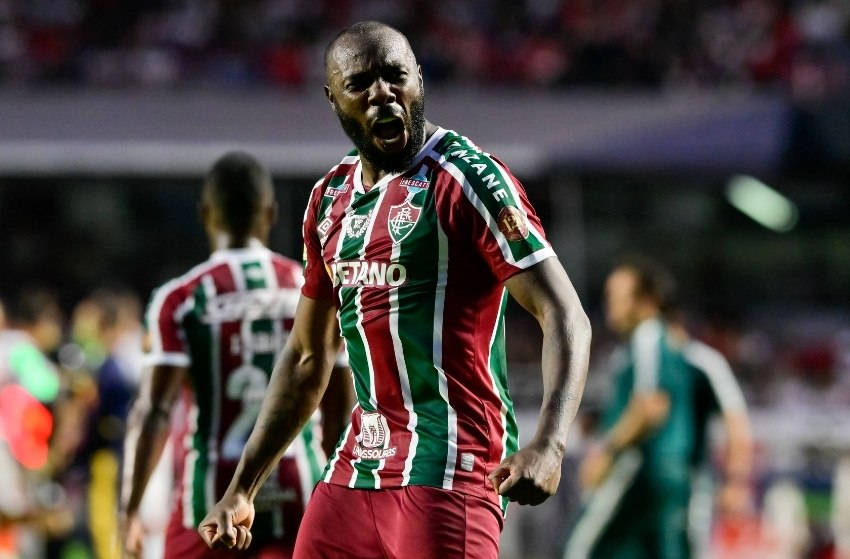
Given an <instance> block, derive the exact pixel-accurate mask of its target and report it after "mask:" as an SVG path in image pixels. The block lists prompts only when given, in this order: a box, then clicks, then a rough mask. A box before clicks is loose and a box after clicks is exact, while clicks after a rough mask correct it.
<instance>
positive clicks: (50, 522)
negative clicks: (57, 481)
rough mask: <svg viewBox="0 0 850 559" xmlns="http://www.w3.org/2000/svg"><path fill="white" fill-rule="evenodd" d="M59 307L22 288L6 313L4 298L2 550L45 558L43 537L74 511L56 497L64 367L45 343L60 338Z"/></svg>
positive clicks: (2, 554)
mask: <svg viewBox="0 0 850 559" xmlns="http://www.w3.org/2000/svg"><path fill="white" fill-rule="evenodd" d="M60 316H61V314H60V313H59V308H58V305H56V302H55V299H53V298H52V296H50V295H49V294H47V293H41V292H26V293H23V294H21V296H20V297H19V298H18V300H17V304H16V305H15V306H14V310H13V311H12V312H11V313H9V317H8V319H7V317H6V312H5V308H4V307H3V305H2V304H0V474H2V475H0V558H3V559H7V558H23V559H29V558H42V557H45V556H46V553H47V550H46V545H45V537H50V536H53V535H57V534H63V533H65V532H66V531H68V530H70V528H71V524H72V518H71V517H70V515H69V513H68V511H66V510H64V509H63V508H58V507H53V505H54V503H53V502H51V499H50V495H49V493H50V491H49V490H50V488H51V487H52V480H51V475H52V474H53V473H54V472H53V468H52V465H53V464H56V463H60V462H61V463H64V462H65V461H66V460H65V459H64V458H63V459H61V460H60V459H59V458H57V457H56V452H57V451H56V447H55V445H53V444H51V443H52V442H53V441H55V435H56V420H57V419H56V415H55V411H56V403H57V401H58V400H60V398H61V390H62V379H61V375H60V374H59V371H58V370H57V369H56V367H55V366H54V365H53V364H52V363H51V362H50V360H49V359H48V358H47V356H46V355H45V354H44V352H43V351H42V348H44V349H48V350H49V349H52V348H54V347H55V346H56V345H57V344H58V342H59V340H60V339H61V332H62V329H61V319H60Z"/></svg>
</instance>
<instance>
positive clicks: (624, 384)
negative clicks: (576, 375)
mask: <svg viewBox="0 0 850 559" xmlns="http://www.w3.org/2000/svg"><path fill="white" fill-rule="evenodd" d="M674 290H675V282H674V281H673V278H672V276H671V275H670V274H669V273H668V272H667V271H666V270H664V269H663V268H661V267H660V266H658V265H657V264H655V263H653V262H651V261H649V260H647V259H643V258H634V259H631V260H628V261H625V262H624V263H622V264H620V265H618V266H617V267H616V268H615V269H614V270H613V271H612V273H611V274H610V275H609V277H608V280H607V282H606V284H605V303H606V309H605V310H606V318H607V322H608V325H609V327H610V328H611V329H612V330H613V331H615V332H616V333H617V334H619V335H620V336H622V337H623V338H624V339H625V340H626V341H627V345H626V347H624V348H623V349H622V350H621V352H620V353H618V354H615V356H614V358H613V361H614V369H615V376H614V382H615V386H614V390H613V394H612V398H611V399H610V401H609V403H608V406H607V409H606V411H605V416H604V421H603V423H604V428H605V433H604V437H603V443H602V445H601V446H599V447H598V448H594V449H592V450H591V451H590V452H589V454H588V456H587V457H586V458H585V460H584V462H583V464H582V469H581V478H582V482H583V483H584V485H585V487H587V488H589V490H590V499H589V501H588V503H587V505H586V507H585V509H584V510H583V512H582V515H581V517H580V518H579V521H578V523H577V524H576V526H575V528H574V530H573V532H572V534H571V536H570V540H569V542H568V544H567V549H566V552H565V558H567V559H586V558H588V557H593V558H600V559H601V558H605V559H620V558H623V559H632V558H634V559H684V558H688V557H690V556H691V553H692V545H693V544H692V542H690V541H689V518H688V512H689V506H690V504H691V493H692V485H691V483H692V476H693V475H694V473H695V471H696V467H697V466H698V464H699V462H700V461H701V459H702V458H703V457H704V455H705V448H704V446H705V429H706V422H707V420H708V413H709V412H710V411H711V409H712V407H714V406H713V402H717V406H718V407H719V408H720V409H722V410H723V413H724V416H725V419H726V425H727V427H728V433H729V440H730V452H729V453H728V460H727V471H726V474H727V485H726V487H725V488H724V491H723V497H724V501H728V502H730V506H736V507H740V506H741V505H740V502H741V499H742V493H741V492H740V491H739V492H737V493H734V494H733V492H734V491H735V490H736V489H741V490H742V491H744V492H745V488H743V487H742V485H741V484H745V483H747V482H748V478H749V468H750V460H749V456H750V455H749V444H750V440H749V428H748V422H747V420H746V419H747V418H746V408H745V407H744V402H743V396H741V393H740V389H739V388H738V386H737V383H736V382H735V380H734V377H733V376H732V374H731V371H730V370H729V369H728V365H726V366H725V368H724V364H725V361H723V359H722V357H721V356H720V355H719V354H718V353H717V352H715V351H714V350H712V349H710V348H708V347H706V346H705V345H704V344H701V343H700V342H697V341H694V340H691V339H689V338H688V336H687V335H686V333H685V332H684V331H683V328H682V327H681V325H680V324H679V323H677V322H673V323H671V322H670V321H669V320H668V319H667V318H666V317H667V316H670V312H671V310H672V305H673V302H674V301H673V296H674ZM732 501H734V502H735V504H734V505H732V504H731V502H732Z"/></svg>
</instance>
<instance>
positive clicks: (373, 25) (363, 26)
mask: <svg viewBox="0 0 850 559" xmlns="http://www.w3.org/2000/svg"><path fill="white" fill-rule="evenodd" d="M379 29H385V30H389V31H395V32H396V33H398V34H399V35H400V36H401V37H402V38H404V40H405V41H407V36H405V34H404V33H402V32H401V31H399V30H398V29H396V28H395V27H393V26H392V25H387V24H386V23H383V22H380V21H358V22H357V23H353V24H351V25H349V26H348V27H346V28H345V29H343V30H342V31H340V32H339V33H337V34H336V36H334V38H333V39H331V41H330V42H329V43H328V46H327V47H325V59H324V60H325V71H327V69H328V65H329V64H330V60H331V53H333V50H334V48H336V46H337V44H338V43H339V42H340V41H341V40H342V39H343V38H345V37H348V36H349V35H368V34H370V33H372V32H374V31H378V30H379ZM407 46H408V47H410V42H409V41H407ZM411 50H412V49H411Z"/></svg>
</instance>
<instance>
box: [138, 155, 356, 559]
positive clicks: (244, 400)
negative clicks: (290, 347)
mask: <svg viewBox="0 0 850 559" xmlns="http://www.w3.org/2000/svg"><path fill="white" fill-rule="evenodd" d="M201 216H202V220H203V224H204V228H205V230H206V233H207V236H208V238H209V241H210V247H211V249H212V254H211V256H210V258H209V259H208V260H207V261H206V262H204V263H202V264H200V265H198V266H196V267H195V268H193V269H192V270H191V271H189V272H188V273H187V274H185V275H183V276H180V277H178V278H176V279H174V280H172V281H169V282H168V283H166V284H165V285H163V286H162V287H160V288H159V289H157V290H156V291H155V292H154V294H153V296H152V298H151V301H150V304H149V306H148V310H147V313H146V328H147V338H146V346H147V355H146V364H147V365H148V366H149V369H148V370H147V371H146V373H145V376H144V377H143V380H142V385H141V388H140V393H139V396H138V398H137V400H136V402H135V404H134V406H133V410H132V412H131V418H130V430H129V432H128V435H127V439H126V462H125V463H126V468H125V488H124V508H123V512H124V515H125V537H124V546H125V550H126V553H127V554H128V555H129V556H137V555H139V554H140V553H141V552H142V550H141V542H142V532H143V527H142V523H141V521H140V518H139V505H140V502H141V499H142V495H143V493H144V490H145V487H146V485H147V483H148V479H149V476H150V474H151V472H152V471H153V469H154V466H155V465H156V463H157V460H158V459H159V456H160V454H161V452H162V449H163V447H164V445H165V443H166V440H167V439H168V437H169V434H170V433H171V425H170V422H169V421H170V418H171V416H172V411H173V410H174V409H175V408H176V407H178V402H180V413H179V414H178V416H179V417H177V418H176V420H177V423H178V424H177V427H176V433H175V437H177V440H178V441H180V444H176V445H175V455H176V458H177V467H176V474H177V480H176V483H177V487H178V490H179V491H178V497H177V500H176V502H175V503H174V510H173V513H172V517H171V522H170V525H169V528H168V532H167V534H166V542H165V557H167V558H179V559H192V558H200V557H226V556H228V554H227V553H219V554H216V553H214V552H212V551H211V550H210V549H209V548H208V547H207V546H206V544H205V543H204V541H203V540H202V539H201V538H200V537H199V536H198V533H197V531H196V527H197V524H198V522H200V520H201V518H203V516H204V515H205V514H206V513H207V510H208V509H209V508H210V507H211V506H212V505H213V504H214V503H215V501H216V499H218V498H220V497H221V495H222V494H223V493H224V489H225V487H226V486H227V483H228V482H229V481H230V478H231V477H232V476H233V472H234V469H235V467H236V463H237V461H238V459H239V456H240V454H241V452H242V448H243V446H244V444H245V441H246V439H247V437H248V435H249V433H250V432H251V428H252V427H253V425H254V421H255V420H256V418H257V414H258V412H259V406H260V402H261V401H262V398H263V394H264V393H265V391H266V388H267V386H268V383H269V375H270V374H271V370H272V366H273V364H274V361H275V357H276V355H277V352H278V350H279V349H280V348H281V347H282V346H283V344H284V342H285V341H286V339H287V338H288V337H289V335H290V329H291V327H292V321H293V317H294V314H295V306H296V304H297V301H298V293H299V288H300V286H301V284H302V283H303V276H302V270H301V266H300V265H299V264H298V263H297V262H295V261H293V260H290V259H288V258H285V257H283V256H281V255H279V254H276V253H273V252H272V251H270V250H269V249H268V248H266V246H265V245H266V243H267V241H268V236H269V231H270V229H271V227H272V225H273V223H274V221H275V219H276V216H277V205H276V203H275V200H274V189H273V185H272V180H271V176H270V175H269V173H268V171H267V170H265V169H264V168H263V167H262V166H261V165H260V164H259V163H258V162H257V161H256V160H255V159H254V158H253V157H251V156H250V155H248V154H245V153H240V152H235V153H229V154H226V155H225V156H223V157H222V158H220V159H219V160H218V161H217V162H216V163H215V164H214V165H213V167H212V169H211V171H210V172H209V174H208V176H207V178H206V181H205V183H204V188H203V194H202V200H201ZM331 382H332V383H334V384H335V386H334V387H333V388H332V389H331V390H329V395H328V398H327V399H326V406H325V407H324V411H325V412H326V418H327V420H328V421H327V422H326V426H327V427H328V428H329V429H331V430H332V431H335V432H326V433H325V435H324V436H325V437H328V438H332V439H333V440H334V441H335V440H336V439H337V438H338V436H339V434H340V432H341V429H342V420H341V418H342V417H343V416H344V414H347V413H350V405H349V404H348V403H346V399H347V398H346V397H345V395H346V394H347V393H348V391H350V388H348V387H349V384H350V379H349V378H348V375H346V374H343V373H342V372H335V373H334V374H332V375H331ZM333 397H337V398H339V400H336V401H334V400H332V398H333ZM321 440H322V434H321V433H319V432H318V431H317V429H316V424H315V423H314V422H310V423H308V424H307V426H306V427H305V428H303V429H300V430H299V432H298V433H297V434H296V437H295V442H294V443H293V445H292V446H291V448H290V450H289V452H288V453H287V455H286V456H285V457H284V459H283V460H282V461H281V462H280V465H279V467H278V468H277V469H276V471H275V473H274V474H273V475H272V476H271V477H270V478H269V479H268V481H267V482H266V483H265V485H263V486H262V488H259V493H258V495H257V507H256V517H255V518H254V521H255V523H256V526H257V530H256V542H255V543H256V544H257V552H256V553H255V554H254V555H253V556H255V557H263V558H287V557H290V556H291V552H292V548H293V544H294V541H295V535H296V532H297V530H298V526H299V524H300V521H301V515H302V512H303V510H304V505H305V504H306V502H307V500H308V499H309V497H310V493H311V491H312V489H313V485H314V484H315V483H316V481H318V477H319V475H320V473H321V469H322V467H324V464H325V456H324V453H323V451H322V449H321V447H320V442H321ZM164 509H165V507H164ZM228 553H233V554H234V556H236V555H235V552H228Z"/></svg>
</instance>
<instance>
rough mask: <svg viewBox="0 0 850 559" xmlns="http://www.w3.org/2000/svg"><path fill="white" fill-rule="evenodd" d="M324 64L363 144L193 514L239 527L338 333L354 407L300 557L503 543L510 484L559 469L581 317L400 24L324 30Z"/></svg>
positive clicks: (345, 122) (544, 493) (329, 89)
mask: <svg viewBox="0 0 850 559" xmlns="http://www.w3.org/2000/svg"><path fill="white" fill-rule="evenodd" d="M325 68H326V80H327V81H326V87H325V93H326V96H327V99H328V101H329V103H330V105H331V107H332V109H333V110H334V111H335V113H336V114H337V116H338V117H339V120H340V123H341V125H342V128H343V130H344V131H345V133H346V134H347V135H348V137H349V138H350V139H351V141H352V143H353V144H354V147H355V148H356V150H355V151H353V152H351V153H349V154H348V155H347V156H346V157H344V158H343V159H342V161H340V163H339V164H338V165H336V166H335V167H334V168H333V169H332V170H331V171H330V172H329V173H328V174H327V175H326V176H325V177H324V178H323V179H321V180H320V181H319V182H318V183H317V184H316V186H315V187H314V189H313V192H312V194H311V197H310V202H309V205H308V209H307V212H306V214H305V220H304V241H305V253H306V260H307V264H306V271H305V280H306V281H305V284H304V286H303V287H302V290H301V300H300V302H299V305H298V311H297V314H296V319H295V325H294V328H293V334H292V336H290V337H289V339H288V341H287V344H286V346H285V347H284V349H283V352H282V354H281V357H280V359H279V360H278V363H277V365H276V369H275V373H274V376H273V378H272V382H271V385H270V387H269V390H268V392H267V394H266V398H265V401H264V402H263V407H262V410H261V412H260V416H259V419H258V421H257V425H256V427H255V429H254V431H253V433H252V434H251V437H250V439H249V441H248V444H247V446H246V449H245V452H244V453H243V455H242V459H241V461H240V464H239V467H238V470H237V472H236V475H235V476H234V478H233V481H232V483H231V485H230V487H229V489H228V491H227V494H226V495H225V497H224V498H223V499H222V500H221V501H220V502H219V503H218V505H217V506H216V507H215V508H214V509H213V510H212V511H211V512H210V514H209V515H208V516H207V518H206V519H205V520H204V521H203V522H202V523H201V525H200V528H199V531H200V532H201V534H202V535H203V537H204V538H205V539H206V540H207V541H208V542H209V543H210V545H211V546H213V547H221V546H226V547H236V548H244V547H246V546H247V545H248V544H249V543H250V541H251V537H252V536H251V532H250V528H251V525H252V516H253V511H254V503H253V499H254V495H255V493H256V491H257V488H258V487H259V484H260V482H261V481H262V480H263V479H264V478H265V476H266V475H267V474H268V472H269V471H270V470H271V468H272V467H273V466H274V464H275V462H276V461H277V459H278V457H279V456H280V455H281V453H282V452H283V451H284V449H285V448H286V447H287V445H288V444H289V443H290V441H291V440H292V439H293V437H294V436H295V434H296V433H297V432H298V430H299V428H300V425H301V424H303V422H304V421H305V420H306V418H307V417H309V415H310V414H311V413H312V410H313V409H314V408H315V406H316V403H317V402H318V399H319V398H320V397H321V394H322V392H323V390H324V386H325V383H326V382H327V371H328V367H329V364H330V362H331V358H332V356H333V355H334V354H335V352H336V348H337V346H338V344H339V336H340V333H341V334H342V337H343V338H344V339H345V344H346V349H347V350H348V355H349V362H350V365H351V370H352V374H353V376H354V384H355V391H356V394H357V405H356V406H355V409H354V411H353V414H352V424H351V425H352V427H351V429H349V430H348V432H347V433H346V434H345V435H344V437H343V438H342V439H341V440H340V444H339V445H337V448H336V451H335V453H334V456H333V457H332V458H331V460H330V462H329V465H328V467H327V469H326V472H325V476H324V478H323V483H320V484H319V485H318V486H317V487H316V490H315V491H314V494H313V498H312V499H311V501H310V504H309V505H308V508H307V512H306V514H305V519H304V523H303V524H302V525H301V530H300V531H299V534H298V542H297V544H296V551H295V554H296V557H303V558H306V557H310V558H314V557H327V558H330V557H340V558H341V557H346V558H348V557H353V558H372V557H374V558H384V557H390V558H396V557H399V558H400V557H405V558H417V557H441V558H452V557H476V558H486V559H490V558H492V559H495V558H496V557H497V555H498V539H499V532H500V529H501V526H502V522H503V517H502V510H501V508H500V505H501V504H502V501H503V500H512V501H516V502H518V503H520V504H537V503H540V502H542V501H543V500H545V499H546V498H548V497H549V496H550V495H552V494H553V493H554V492H555V490H556V489H557V487H558V483H559V480H560V468H561V457H562V455H563V452H564V448H565V444H566V438H567V434H568V432H569V428H570V425H571V423H572V420H573V418H574V416H575V413H576V410H577V408H578V404H579V401H580V398H581V394H582V391H583V386H584V378H585V375H586V370H587V360H588V349H589V343H590V327H589V323H588V320H587V317H586V316H585V314H584V311H583V310H582V308H581V304H580V302H579V300H578V296H577V295H576V292H575V290H574V288H573V286H572V284H571V282H570V280H569V278H568V276H567V274H566V272H565V271H564V268H563V266H562V265H561V263H560V262H559V261H558V259H557V258H555V254H554V251H553V250H552V247H551V245H550V244H549V242H548V241H547V240H546V237H545V235H544V234H543V230H542V227H541V224H540V221H539V219H538V218H537V216H536V215H535V212H534V210H533V208H532V206H531V204H530V203H529V202H528V199H527V197H526V195H525V192H524V190H523V188H522V185H521V184H520V183H519V181H517V180H516V178H515V177H514V176H513V175H512V174H511V173H510V171H509V170H508V169H507V167H506V166H505V165H504V164H503V163H501V162H500V161H499V160H498V159H497V158H495V157H493V156H490V155H489V154H487V153H485V152H483V151H482V150H480V149H479V148H478V147H476V146H475V145H474V144H473V143H472V142H470V141H469V140H468V139H466V138H464V137H463V136H461V135H460V134H458V133H456V132H453V131H451V130H447V129H444V128H441V127H439V126H437V125H435V124H432V123H430V122H429V121H428V120H427V119H426V118H425V97H424V84H423V79H422V72H421V68H420V67H419V66H418V64H417V62H416V57H415V55H414V54H413V51H412V49H411V47H410V45H409V43H408V41H407V39H406V38H405V37H404V35H402V34H401V33H399V32H398V31H397V30H395V29H393V28H391V27H388V26H386V25H384V24H381V23H377V22H362V23H358V24H355V25H353V26H351V27H350V28H348V29H346V30H345V31H343V32H342V33H340V34H339V35H338V36H337V37H336V38H335V39H334V40H333V41H332V42H331V43H330V45H329V47H328V49H327V50H326V55H325ZM508 293H509V294H510V295H511V296H513V297H514V298H515V299H516V300H517V301H518V302H519V303H520V304H521V305H522V306H523V307H525V309H527V310H528V311H529V312H530V313H531V314H532V315H533V316H534V317H535V318H536V319H537V320H538V322H539V323H540V326H541V328H542V330H543V355H542V374H543V385H544V396H543V405H542V409H541V414H540V419H539V423H538V428H537V432H536V435H535V436H534V437H533V438H532V440H531V442H530V443H529V445H528V446H526V447H525V448H523V449H521V450H518V449H517V447H516V421H515V418H514V414H513V406H512V403H511V400H510V395H509V393H508V391H507V382H506V371H505V355H504V343H505V340H504V337H505V334H504V308H505V304H506V302H507V300H506V297H507V295H508Z"/></svg>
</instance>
